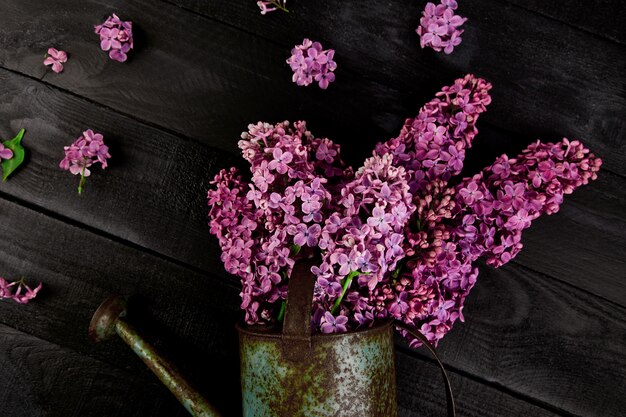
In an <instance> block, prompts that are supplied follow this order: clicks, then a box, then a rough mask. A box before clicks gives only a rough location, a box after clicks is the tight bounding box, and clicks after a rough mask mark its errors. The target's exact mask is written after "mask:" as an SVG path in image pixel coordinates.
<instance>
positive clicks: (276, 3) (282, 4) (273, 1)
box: [256, 0, 289, 15]
mask: <svg viewBox="0 0 626 417" xmlns="http://www.w3.org/2000/svg"><path fill="white" fill-rule="evenodd" d="M256 5H257V6H259V9H261V14H262V15H266V14H267V13H269V12H273V11H274V10H282V11H283V12H286V13H289V10H287V0H270V1H257V2H256Z"/></svg>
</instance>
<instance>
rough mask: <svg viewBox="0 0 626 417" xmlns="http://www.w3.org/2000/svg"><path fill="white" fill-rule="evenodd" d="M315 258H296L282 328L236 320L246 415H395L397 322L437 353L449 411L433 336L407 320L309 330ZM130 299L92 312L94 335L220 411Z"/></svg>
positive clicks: (204, 413)
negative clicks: (132, 314)
mask: <svg viewBox="0 0 626 417" xmlns="http://www.w3.org/2000/svg"><path fill="white" fill-rule="evenodd" d="M311 266H312V261H310V260H302V261H299V262H297V263H296V265H295V266H294V270H293V273H292V277H291V279H290V284H289V297H288V300H287V306H286V310H285V317H284V324H283V328H282V331H281V330H280V329H276V328H269V327H264V326H237V329H238V330H239V352H240V360H241V388H242V399H243V416H244V417H397V415H398V411H397V403H396V374H395V367H394V343H393V325H394V324H395V325H396V326H399V327H402V328H403V329H404V330H406V331H408V332H410V333H411V334H412V335H414V336H415V337H417V338H419V339H420V340H421V341H422V342H423V344H424V346H426V347H427V348H428V349H429V350H430V351H431V353H432V354H433V356H434V357H435V359H436V361H437V363H438V365H439V367H440V368H441V372H442V375H443V378H444V382H445V385H446V397H447V405H448V415H449V416H451V417H454V416H455V415H456V414H455V405H454V399H453V395H452V390H451V387H450V382H449V380H448V377H447V375H446V371H445V369H444V367H443V364H442V363H441V361H440V359H439V357H438V355H437V353H436V352H435V350H434V349H433V348H432V346H431V345H430V344H429V342H428V340H426V338H425V337H424V336H423V335H422V334H421V333H419V332H417V331H414V330H413V329H411V328H409V327H407V326H405V325H404V324H402V323H397V322H396V323H394V322H392V321H391V320H389V321H383V322H381V323H378V324H376V325H374V326H373V327H371V328H367V329H363V330H358V331H354V332H349V333H341V334H336V333H335V334H330V335H325V334H314V335H312V334H311V300H312V298H313V288H314V285H315V280H316V277H315V275H313V274H312V273H311V272H310V270H311ZM125 315H126V303H125V300H124V299H123V298H122V297H120V296H113V297H110V298H109V299H107V300H106V301H105V302H104V303H102V305H100V307H99V308H98V310H97V311H96V313H95V314H94V316H93V318H92V320H91V324H90V325H89V335H90V337H91V338H92V339H93V340H95V341H101V340H104V339H107V338H109V337H111V336H112V335H114V334H116V333H117V334H118V335H119V336H120V337H121V338H122V339H123V340H124V341H125V342H126V343H127V344H128V345H129V346H130V347H131V348H132V349H133V351H134V352H135V353H136V354H137V355H138V356H139V357H140V358H141V359H142V360H143V361H144V362H145V363H146V364H147V365H148V367H149V368H150V369H151V370H152V371H153V372H154V373H155V375H156V376H157V377H158V378H159V379H160V380H161V381H162V382H163V383H164V384H165V385H166V386H167V387H168V388H169V390H170V391H171V392H172V393H173V394H174V395H175V396H176V398H178V400H179V401H180V402H181V403H182V404H183V406H185V408H186V409H187V410H188V411H189V412H190V413H191V414H192V415H193V416H198V417H221V414H220V413H219V412H218V411H217V410H216V409H215V408H214V407H213V406H212V405H211V404H209V403H208V402H207V401H206V400H205V399H204V398H203V397H202V396H201V395H200V394H199V393H198V392H197V391H196V390H195V389H194V388H193V387H192V386H191V385H190V384H189V382H188V381H187V380H186V379H185V377H184V376H183V375H182V374H181V373H180V372H179V371H178V370H177V369H176V367H175V366H174V365H172V364H171V363H169V362H168V361H167V360H165V359H164V358H163V356H162V355H160V354H159V353H158V352H157V351H156V349H155V348H154V347H153V346H152V345H150V344H149V343H148V342H146V341H145V340H144V338H143V337H141V335H140V334H139V333H138V332H137V330H136V329H135V328H134V327H133V326H131V325H130V324H129V323H128V322H126V321H125V320H124V317H125Z"/></svg>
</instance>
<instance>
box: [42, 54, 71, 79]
mask: <svg viewBox="0 0 626 417" xmlns="http://www.w3.org/2000/svg"><path fill="white" fill-rule="evenodd" d="M65 62H67V53H66V52H65V51H59V50H57V49H55V48H49V49H48V53H47V55H46V59H45V60H44V61H43V64H44V65H46V66H48V65H50V66H51V67H52V71H54V72H56V73H57V74H58V73H60V72H62V71H63V63H65Z"/></svg>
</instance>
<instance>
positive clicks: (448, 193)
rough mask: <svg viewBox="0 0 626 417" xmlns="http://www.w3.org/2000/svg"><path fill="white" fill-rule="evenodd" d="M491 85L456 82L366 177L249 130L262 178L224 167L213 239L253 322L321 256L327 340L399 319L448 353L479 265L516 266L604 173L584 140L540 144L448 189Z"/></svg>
mask: <svg viewBox="0 0 626 417" xmlns="http://www.w3.org/2000/svg"><path fill="white" fill-rule="evenodd" d="M448 3H450V2H448ZM311 46H312V42H310V41H309V42H305V47H306V48H310V47H311ZM314 58H315V59H316V60H317V59H318V56H317V55H315V54H314ZM322 60H323V59H322ZM318 63H319V62H318ZM490 88H491V85H490V84H489V83H486V82H485V81H484V80H481V79H477V78H474V77H473V76H471V75H468V76H466V77H464V78H463V79H459V80H457V81H456V82H455V84H454V85H452V86H450V87H444V88H443V89H442V91H441V92H440V93H437V95H436V98H435V99H434V100H432V101H430V102H429V103H427V104H426V105H425V106H424V107H423V108H422V109H421V110H420V112H419V114H418V116H417V117H416V118H415V119H408V120H407V121H406V123H405V125H404V127H403V128H402V131H401V132H400V135H399V136H398V137H397V138H394V139H391V140H390V141H388V142H386V143H382V144H378V145H377V146H376V150H375V152H374V155H373V156H372V157H370V158H368V159H367V160H366V161H365V163H364V164H363V166H362V167H361V168H359V169H358V170H357V171H356V172H353V171H352V169H350V168H345V167H344V165H343V163H342V162H341V159H340V158H339V146H338V145H336V144H334V143H332V142H331V141H330V140H328V139H317V138H314V137H313V135H312V134H311V133H310V132H308V131H307V130H306V127H305V125H304V123H303V122H298V123H296V124H294V127H293V128H292V127H290V126H289V124H288V123H286V122H285V123H279V124H277V125H275V126H273V125H269V124H262V123H259V124H257V125H250V126H249V131H248V132H246V133H244V134H243V135H242V141H241V142H240V144H239V145H240V148H241V149H242V152H243V155H244V158H245V159H246V160H247V161H248V162H249V163H250V165H251V173H252V178H251V179H250V180H244V179H243V177H242V176H240V175H238V174H237V171H236V170H235V169H234V168H233V169H231V170H230V171H225V170H223V171H221V172H220V174H218V176H216V178H215V181H214V182H213V184H214V186H215V189H212V190H210V191H209V205H210V206H211V211H210V217H211V221H210V226H211V233H213V234H215V235H216V236H217V237H218V239H219V241H220V245H221V247H222V260H223V262H224V265H225V267H226V270H227V271H228V272H230V273H233V274H236V275H238V276H240V277H241V278H242V284H243V288H242V292H241V297H242V304H241V307H242V308H243V309H244V310H245V311H246V321H247V322H248V323H250V324H254V323H259V322H263V323H267V322H274V321H276V319H277V315H278V311H280V308H279V304H280V303H282V302H283V300H284V299H285V297H286V296H287V283H288V280H289V274H290V273H291V267H292V266H293V264H294V262H295V261H296V259H297V258H298V257H302V256H304V257H309V256H311V255H317V257H318V258H319V259H320V263H319V264H318V265H315V266H313V267H312V269H311V272H312V273H314V274H315V275H316V276H317V282H316V285H315V290H314V298H313V315H312V318H311V321H312V325H313V327H314V328H316V329H318V330H319V331H321V332H324V333H331V332H344V331H349V330H353V329H358V328H362V327H367V326H370V325H372V323H374V322H375V321H377V320H381V319H394V320H399V321H402V322H404V323H406V324H409V325H411V326H412V327H413V328H415V329H418V330H419V331H421V332H422V334H424V335H425V336H426V338H427V339H428V340H429V341H430V342H431V343H433V344H437V343H438V342H439V340H441V339H442V338H443V337H444V336H445V335H446V334H447V333H448V332H449V331H450V330H451V329H452V327H453V325H454V323H455V322H456V321H457V320H460V321H463V320H464V317H463V306H464V302H465V299H466V297H467V296H468V294H469V292H470V290H471V289H472V287H473V286H474V284H475V283H476V279H477V277H478V269H477V267H476V266H475V261H476V260H477V259H478V258H480V257H485V258H486V260H487V263H488V264H491V265H494V266H496V267H497V266H500V265H503V264H504V263H506V262H508V261H509V260H511V259H512V258H513V257H514V256H515V255H516V254H517V253H518V252H519V250H520V249H521V247H522V245H521V234H522V232H523V230H525V229H526V228H528V227H529V226H530V224H531V222H532V221H533V220H534V219H535V218H537V217H538V216H540V215H541V214H553V213H555V212H556V211H558V209H559V206H560V204H561V203H562V202H563V197H564V195H565V194H569V193H572V192H573V191H574V189H576V188H577V187H579V186H581V185H584V184H587V183H588V182H589V181H590V180H594V179H595V178H596V177H597V172H598V170H599V168H600V165H601V160H600V159H599V158H596V157H595V156H594V155H593V154H591V153H590V152H589V150H588V149H586V148H585V147H584V146H583V145H582V144H581V143H580V142H579V141H569V140H568V139H563V140H562V141H560V142H558V143H556V144H553V143H541V142H537V143H535V144H533V145H531V146H529V147H528V148H527V149H526V150H525V151H524V152H523V153H522V154H521V155H519V156H517V157H516V158H508V157H507V156H506V155H503V156H502V157H500V158H498V159H497V160H496V161H495V162H494V163H493V164H492V165H491V166H490V167H487V168H485V169H484V170H483V171H482V172H480V173H478V174H476V175H474V176H472V177H468V178H464V179H462V180H461V181H460V182H459V183H458V184H457V185H450V184H449V183H448V181H449V180H450V179H451V178H452V177H453V176H455V175H458V174H459V173H460V171H461V169H462V165H463V160H464V157H465V151H466V150H467V149H469V148H470V147H471V144H472V140H473V139H474V137H475V135H476V134H477V129H476V120H477V119H478V117H479V115H480V114H481V113H482V112H484V111H485V110H486V106H487V105H488V104H489V103H490V101H491V98H490V96H489V90H490ZM402 333H403V334H404V335H405V336H406V337H407V338H408V340H409V342H410V344H411V345H413V346H416V345H419V344H420V342H419V341H418V340H416V339H414V338H413V337H412V336H410V335H408V334H406V333H405V332H402Z"/></svg>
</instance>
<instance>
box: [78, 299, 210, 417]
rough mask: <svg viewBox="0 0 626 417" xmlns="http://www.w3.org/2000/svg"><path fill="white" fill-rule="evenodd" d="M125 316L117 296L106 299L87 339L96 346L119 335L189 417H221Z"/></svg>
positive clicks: (121, 302)
mask: <svg viewBox="0 0 626 417" xmlns="http://www.w3.org/2000/svg"><path fill="white" fill-rule="evenodd" d="M125 316H126V300H125V299H124V298H123V297H121V296H119V295H114V296H111V297H109V298H108V299H106V300H105V301H104V302H103V303H102V304H101V305H100V307H99V308H98V310H97V311H96V312H95V313H94V315H93V317H92V319H91V323H90V324H89V336H90V337H91V339H92V340H94V341H96V342H100V341H103V340H106V339H108V338H110V337H112V336H114V335H115V334H117V335H119V337H121V338H122V340H123V341H124V342H126V344H127V345H128V346H130V347H131V349H132V350H133V352H135V353H136V354H137V356H139V357H140V358H141V360H143V362H144V363H145V364H146V365H148V367H149V368H150V370H151V371H152V372H154V374H155V375H156V376H157V377H158V378H159V380H161V382H163V384H165V386H166V387H167V388H168V389H169V390H170V391H171V392H172V394H174V396H176V398H177V399H178V401H180V403H181V404H182V405H183V406H184V407H185V408H186V409H187V411H189V413H190V414H191V415H192V416H194V417H222V415H221V414H220V413H219V412H218V411H217V410H216V409H215V407H213V406H212V405H211V404H210V403H209V402H208V401H206V399H204V398H203V397H202V396H201V395H200V393H198V391H197V390H195V389H194V388H193V387H192V386H191V384H190V383H189V382H188V381H187V379H186V378H185V377H184V376H183V375H182V374H181V373H180V371H179V370H178V369H177V368H176V367H175V366H174V365H172V363H171V362H169V361H168V360H167V359H165V358H164V357H163V356H162V355H161V354H160V353H159V352H158V351H157V350H156V349H155V348H154V346H152V345H151V344H150V343H148V342H147V341H146V340H145V339H144V338H143V337H142V336H141V335H140V334H139V332H137V330H136V329H135V328H134V327H133V326H132V325H131V324H129V323H128V322H127V321H126V320H124V317H125Z"/></svg>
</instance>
